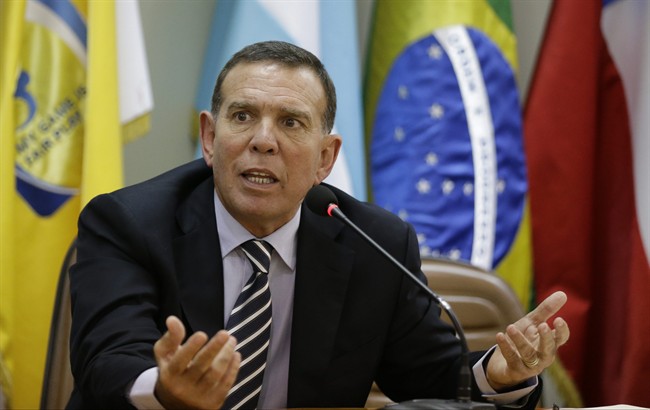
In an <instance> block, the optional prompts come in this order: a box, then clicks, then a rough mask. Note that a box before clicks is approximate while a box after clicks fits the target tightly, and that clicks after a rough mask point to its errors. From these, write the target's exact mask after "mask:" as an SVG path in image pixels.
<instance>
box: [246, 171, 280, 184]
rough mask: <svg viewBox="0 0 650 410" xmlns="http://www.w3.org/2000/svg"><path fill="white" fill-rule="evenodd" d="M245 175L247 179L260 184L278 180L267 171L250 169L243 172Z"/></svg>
mask: <svg viewBox="0 0 650 410" xmlns="http://www.w3.org/2000/svg"><path fill="white" fill-rule="evenodd" d="M243 177H244V178H246V180H247V181H250V182H252V183H254V184H259V185H268V184H273V183H275V182H277V179H275V177H273V175H271V174H267V173H265V172H258V171H249V172H245V173H244V174H243Z"/></svg>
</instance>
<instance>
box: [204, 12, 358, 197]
mask: <svg viewBox="0 0 650 410" xmlns="http://www.w3.org/2000/svg"><path fill="white" fill-rule="evenodd" d="M267 40H280V41H286V42H289V43H292V44H295V45H298V46H300V47H302V48H305V49H307V50H309V51H311V52H312V53H314V54H315V55H316V56H318V57H319V58H320V60H321V61H322V62H323V64H324V65H325V68H326V69H327V71H328V72H329V74H330V76H331V77H332V80H333V81H334V85H335V87H336V94H337V105H338V107H337V115H336V122H335V124H334V131H333V132H335V133H337V134H340V135H341V136H342V137H343V147H342V149H341V152H340V154H339V157H338V159H337V161H336V164H335V166H334V169H333V170H332V174H331V175H330V176H329V177H328V178H327V179H326V182H328V183H331V184H333V185H335V186H337V187H339V188H341V189H343V190H344V191H346V192H348V193H350V194H352V195H353V196H355V197H356V198H358V199H361V200H363V199H365V197H366V182H365V181H366V180H365V155H364V144H363V130H362V123H361V121H362V120H361V119H362V117H361V95H360V90H361V86H360V68H359V50H358V41H357V32H356V5H355V3H354V2H351V1H306V2H299V1H283V0H277V1H273V0H255V1H231V0H221V1H219V2H218V3H217V5H216V8H215V12H214V18H213V25H212V29H211V32H210V38H209V40H208V46H207V49H206V52H205V56H204V65H203V72H202V75H201V80H200V83H199V89H198V91H197V97H196V102H195V108H196V110H197V111H201V110H205V109H209V107H210V99H211V96H212V91H213V88H214V83H215V81H216V78H217V76H218V74H219V71H221V68H222V67H223V66H224V64H225V63H226V61H228V59H230V57H231V56H232V55H233V54H234V53H236V52H237V51H239V50H240V49H241V48H243V47H244V46H246V45H249V44H252V43H255V42H259V41H267Z"/></svg>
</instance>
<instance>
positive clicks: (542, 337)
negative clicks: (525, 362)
mask: <svg viewBox="0 0 650 410" xmlns="http://www.w3.org/2000/svg"><path fill="white" fill-rule="evenodd" d="M538 349H539V353H538V355H539V358H540V360H541V361H542V362H544V363H545V364H550V363H551V362H552V361H553V359H554V358H555V352H556V351H557V344H556V343H555V335H554V334H553V332H552V331H551V328H550V327H549V326H548V325H547V324H546V323H542V324H541V325H539V348H538Z"/></svg>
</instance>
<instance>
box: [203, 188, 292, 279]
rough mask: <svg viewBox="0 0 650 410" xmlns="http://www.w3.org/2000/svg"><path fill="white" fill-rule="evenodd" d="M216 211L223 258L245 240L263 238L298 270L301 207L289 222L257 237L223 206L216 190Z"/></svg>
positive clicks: (289, 265) (285, 261)
mask: <svg viewBox="0 0 650 410" xmlns="http://www.w3.org/2000/svg"><path fill="white" fill-rule="evenodd" d="M214 213H215V216H216V218H217V227H218V230H219V244H220V246H221V255H222V257H223V258H225V257H226V255H228V254H229V253H230V252H232V251H233V250H235V249H236V248H237V247H238V246H239V245H241V244H242V243H243V242H246V241H248V240H251V239H263V240H265V241H267V242H268V243H270V244H271V245H272V246H273V249H275V252H276V253H277V254H278V255H280V258H282V260H283V261H284V263H285V264H286V265H287V266H288V267H289V268H290V269H291V270H292V271H295V270H296V249H297V243H298V225H299V224H300V213H301V207H299V208H298V212H296V214H295V215H294V216H293V218H291V220H289V222H287V223H286V224H284V225H282V226H281V227H280V228H279V229H277V230H276V231H275V232H273V233H272V234H270V235H268V236H266V237H264V238H256V237H255V236H254V235H253V234H251V233H250V232H248V231H247V230H246V228H244V227H243V226H242V225H241V224H240V223H239V222H237V220H236V219H235V218H234V217H233V216H232V215H230V213H229V212H228V211H227V210H226V208H225V207H224V206H223V204H222V203H221V200H220V199H219V196H218V195H217V193H216V192H215V193H214Z"/></svg>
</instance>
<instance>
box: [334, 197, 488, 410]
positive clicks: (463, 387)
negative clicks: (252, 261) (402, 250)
mask: <svg viewBox="0 0 650 410" xmlns="http://www.w3.org/2000/svg"><path fill="white" fill-rule="evenodd" d="M327 213H328V214H329V215H330V216H334V217H336V218H337V219H339V220H340V221H342V222H343V223H344V224H346V225H347V226H349V227H350V228H352V229H353V230H354V231H355V232H357V233H358V234H359V235H361V237H363V238H364V239H365V240H366V241H368V243H370V244H371V245H372V246H373V247H374V248H375V249H376V250H377V251H379V252H380V253H381V254H382V255H383V256H384V257H385V258H387V259H388V260H389V261H390V262H391V263H392V264H393V265H394V266H395V267H396V268H398V269H399V270H401V271H402V272H403V273H404V274H405V275H407V276H408V277H409V278H411V280H412V281H413V282H414V283H415V284H416V285H417V286H419V287H420V289H422V290H423V291H424V292H426V293H427V294H428V295H429V296H430V297H431V298H432V299H433V300H434V301H435V302H436V303H437V304H438V305H439V306H440V307H441V308H442V309H443V310H444V311H445V313H446V314H447V316H449V318H450V319H451V322H452V324H453V326H454V330H455V331H456V335H458V338H459V339H460V344H461V367H460V374H459V380H458V392H457V396H456V397H457V398H456V400H442V399H414V400H409V401H405V402H401V403H398V404H393V405H388V406H386V407H384V409H386V410H409V409H431V410H458V409H471V410H494V409H496V407H495V406H494V405H493V404H491V403H479V402H473V401H472V400H471V385H472V384H471V383H472V376H471V373H470V367H469V348H468V347H467V340H466V339H465V332H463V328H462V326H461V324H460V322H459V321H458V318H457V317H456V314H455V313H454V311H453V309H452V308H451V306H450V305H449V303H447V301H446V300H444V299H443V298H441V297H440V296H438V295H437V294H436V293H435V292H434V291H432V290H431V288H429V287H428V286H427V285H425V284H424V283H422V282H421V281H420V280H418V278H417V277H416V276H415V275H414V274H413V273H412V272H411V271H409V270H408V269H406V268H405V267H404V266H403V265H402V264H401V263H399V262H398V261H397V260H396V259H395V258H393V256H391V255H390V254H389V253H388V252H386V250H385V249H384V248H382V247H381V246H379V244H378V243H377V242H375V241H374V240H373V239H372V238H371V237H369V236H368V235H367V234H366V233H365V232H363V231H362V230H361V229H360V228H359V227H358V226H357V225H355V224H354V223H353V222H352V221H350V219H348V217H347V216H345V214H344V213H343V211H341V210H340V209H339V207H338V205H336V204H334V203H331V204H330V205H329V207H328V209H327Z"/></svg>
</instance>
